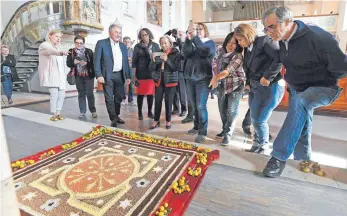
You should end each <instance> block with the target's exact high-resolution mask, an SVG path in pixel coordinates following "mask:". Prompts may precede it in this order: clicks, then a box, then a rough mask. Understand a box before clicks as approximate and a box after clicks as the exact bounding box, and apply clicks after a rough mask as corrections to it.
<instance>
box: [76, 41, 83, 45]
mask: <svg viewBox="0 0 347 216" xmlns="http://www.w3.org/2000/svg"><path fill="white" fill-rule="evenodd" d="M75 44H79V45H82V44H83V42H75Z"/></svg>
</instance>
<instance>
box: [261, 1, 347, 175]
mask: <svg viewBox="0 0 347 216" xmlns="http://www.w3.org/2000/svg"><path fill="white" fill-rule="evenodd" d="M263 24H264V26H265V29H264V31H265V32H266V33H267V35H268V36H270V37H271V38H272V39H273V40H276V41H279V44H280V59H281V62H282V63H283V65H284V67H285V68H286V74H285V80H286V82H287V84H288V87H287V91H288V92H289V95H290V102H289V107H288V113H287V117H286V119H285V121H284V123H283V126H282V128H281V130H280V132H279V134H278V135H277V137H276V139H275V141H274V143H273V151H272V153H271V155H272V158H271V159H270V161H269V162H268V163H267V165H266V167H265V169H264V170H263V173H264V175H265V176H267V177H278V176H280V175H281V173H282V171H283V169H284V167H285V164H286V160H287V159H288V158H289V157H290V155H291V154H292V153H294V159H295V160H304V161H308V160H310V159H311V130H312V118H313V111H314V110H315V109H316V108H319V107H322V106H328V105H330V104H331V103H333V102H334V101H335V100H336V99H337V98H338V96H339V95H340V93H341V88H340V87H338V85H337V82H338V79H341V78H343V77H344V76H346V75H347V62H346V55H345V54H343V52H342V50H341V49H340V48H339V45H338V43H337V41H336V40H335V39H334V37H333V36H332V35H331V34H330V33H328V32H326V31H324V30H323V29H321V28H320V27H318V26H309V25H306V24H304V23H303V22H302V21H299V20H295V21H293V13H292V11H290V9H289V8H287V7H285V6H281V7H274V8H271V9H269V10H267V11H266V12H265V13H264V16H263Z"/></svg>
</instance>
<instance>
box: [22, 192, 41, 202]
mask: <svg viewBox="0 0 347 216" xmlns="http://www.w3.org/2000/svg"><path fill="white" fill-rule="evenodd" d="M36 193H37V192H29V193H27V194H25V195H24V196H23V197H22V199H23V200H29V201H31V200H32V199H33V198H35V197H36V196H37V195H36Z"/></svg>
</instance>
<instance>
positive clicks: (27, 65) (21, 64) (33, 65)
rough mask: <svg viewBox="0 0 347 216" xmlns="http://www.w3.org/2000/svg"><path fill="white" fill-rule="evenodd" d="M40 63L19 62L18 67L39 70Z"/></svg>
mask: <svg viewBox="0 0 347 216" xmlns="http://www.w3.org/2000/svg"><path fill="white" fill-rule="evenodd" d="M37 66H38V62H18V63H17V65H16V67H20V68H37Z"/></svg>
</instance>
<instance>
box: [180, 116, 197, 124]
mask: <svg viewBox="0 0 347 216" xmlns="http://www.w3.org/2000/svg"><path fill="white" fill-rule="evenodd" d="M192 121H194V118H192V117H189V116H187V117H186V118H185V119H183V120H182V121H181V123H182V124H186V123H189V122H192Z"/></svg>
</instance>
